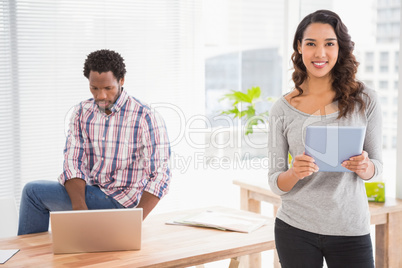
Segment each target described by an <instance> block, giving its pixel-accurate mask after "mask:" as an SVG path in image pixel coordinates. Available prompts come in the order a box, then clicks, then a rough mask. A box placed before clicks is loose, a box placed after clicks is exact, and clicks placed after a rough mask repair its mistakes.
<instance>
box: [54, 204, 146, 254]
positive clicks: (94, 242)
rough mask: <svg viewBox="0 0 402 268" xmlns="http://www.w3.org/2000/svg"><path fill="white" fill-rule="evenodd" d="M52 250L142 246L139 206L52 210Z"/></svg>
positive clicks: (108, 249) (135, 247)
mask: <svg viewBox="0 0 402 268" xmlns="http://www.w3.org/2000/svg"><path fill="white" fill-rule="evenodd" d="M50 221H51V232H52V240H53V253H54V254H61V253H79V252H99V251H118V250H139V249H141V234H142V208H127V209H100V210H72V211H51V212H50Z"/></svg>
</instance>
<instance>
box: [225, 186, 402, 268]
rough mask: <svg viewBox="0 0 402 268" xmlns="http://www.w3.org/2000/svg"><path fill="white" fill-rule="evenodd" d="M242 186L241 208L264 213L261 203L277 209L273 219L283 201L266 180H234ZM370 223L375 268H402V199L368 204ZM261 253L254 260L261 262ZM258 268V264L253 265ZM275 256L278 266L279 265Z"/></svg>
mask: <svg viewBox="0 0 402 268" xmlns="http://www.w3.org/2000/svg"><path fill="white" fill-rule="evenodd" d="M233 183H234V184H236V185H238V186H240V195H241V197H240V199H241V209H244V210H249V211H253V212H256V213H261V201H264V202H268V203H271V204H272V205H273V206H274V216H275V215H276V212H277V210H278V208H279V206H280V205H281V199H280V197H279V196H278V195H276V194H274V193H273V192H272V191H271V190H270V188H269V186H268V181H267V179H264V180H256V179H247V180H235V181H233ZM369 208H370V214H371V224H373V225H375V267H376V268H382V267H384V268H388V267H389V268H400V267H402V200H400V199H395V198H390V197H387V198H386V202H385V203H372V202H370V203H369ZM258 255H259V254H257V255H254V256H253V259H254V260H256V261H257V262H258V261H259V257H258ZM254 265H257V266H253V267H258V264H254ZM278 265H279V264H278V261H277V256H276V254H275V267H279V266H278Z"/></svg>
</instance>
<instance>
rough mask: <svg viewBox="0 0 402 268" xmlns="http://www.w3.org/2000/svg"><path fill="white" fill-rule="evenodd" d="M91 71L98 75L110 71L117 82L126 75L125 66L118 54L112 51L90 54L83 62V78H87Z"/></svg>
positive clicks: (103, 50) (105, 50) (99, 51)
mask: <svg viewBox="0 0 402 268" xmlns="http://www.w3.org/2000/svg"><path fill="white" fill-rule="evenodd" d="M91 71H94V72H98V73H104V72H109V71H111V72H112V73H113V75H114V77H116V79H117V81H120V79H121V78H124V76H125V74H126V65H125V64H124V59H123V57H122V56H121V55H120V54H119V53H117V52H115V51H113V50H107V49H101V50H97V51H94V52H92V53H90V54H89V55H88V56H87V59H86V60H85V63H84V76H85V77H86V78H89V73H90V72H91Z"/></svg>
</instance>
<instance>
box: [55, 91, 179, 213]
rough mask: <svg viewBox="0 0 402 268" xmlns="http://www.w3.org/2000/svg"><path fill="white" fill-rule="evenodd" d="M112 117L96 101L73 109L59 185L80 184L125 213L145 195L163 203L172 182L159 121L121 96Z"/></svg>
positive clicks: (164, 134) (162, 125)
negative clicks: (94, 188)
mask: <svg viewBox="0 0 402 268" xmlns="http://www.w3.org/2000/svg"><path fill="white" fill-rule="evenodd" d="M111 112H112V113H111V114H110V115H106V114H105V113H104V112H102V111H100V110H99V108H98V106H97V105H96V104H95V101H94V99H89V100H87V101H83V102H81V103H80V104H79V105H77V106H76V107H75V109H74V113H73V115H72V117H71V120H70V126H69V132H68V136H67V140H66V145H65V149H64V165H63V173H62V174H61V175H60V177H59V178H58V180H59V182H60V183H61V184H62V185H64V183H65V182H66V180H69V179H72V178H81V179H84V180H85V181H86V182H87V184H89V185H97V186H99V187H100V189H101V190H102V191H103V192H104V193H105V194H107V195H108V196H111V197H113V198H114V199H115V200H117V201H118V202H119V203H120V204H122V205H123V206H125V207H135V206H137V205H138V203H139V200H140V198H141V195H142V192H143V191H147V192H149V193H151V194H153V195H155V196H158V197H159V198H161V197H162V196H164V195H165V194H166V193H167V192H168V186H169V183H170V176H171V173H170V169H169V158H170V144H169V139H168V135H167V131H166V127H165V123H164V121H163V119H162V118H161V117H160V116H159V115H158V114H157V113H153V112H151V110H150V108H149V107H147V106H145V105H143V104H142V103H140V102H139V101H138V100H137V99H135V98H133V97H131V96H129V95H128V94H127V93H126V91H124V90H123V92H122V93H121V95H120V97H119V98H118V99H117V101H116V103H115V104H114V106H113V107H112V109H111Z"/></svg>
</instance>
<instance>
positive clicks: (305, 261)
mask: <svg viewBox="0 0 402 268" xmlns="http://www.w3.org/2000/svg"><path fill="white" fill-rule="evenodd" d="M275 244H276V248H277V251H278V256H279V261H280V263H281V265H282V268H296V267H297V268H298V267H300V268H303V267H306V268H316V267H323V258H325V261H326V262H327V265H328V268H338V267H339V268H347V267H350V268H374V258H373V249H372V244H371V238H370V234H368V235H363V236H331V235H319V234H315V233H310V232H307V231H303V230H300V229H297V228H295V227H292V226H290V225H289V224H287V223H285V222H283V221H281V220H280V219H278V218H276V221H275Z"/></svg>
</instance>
